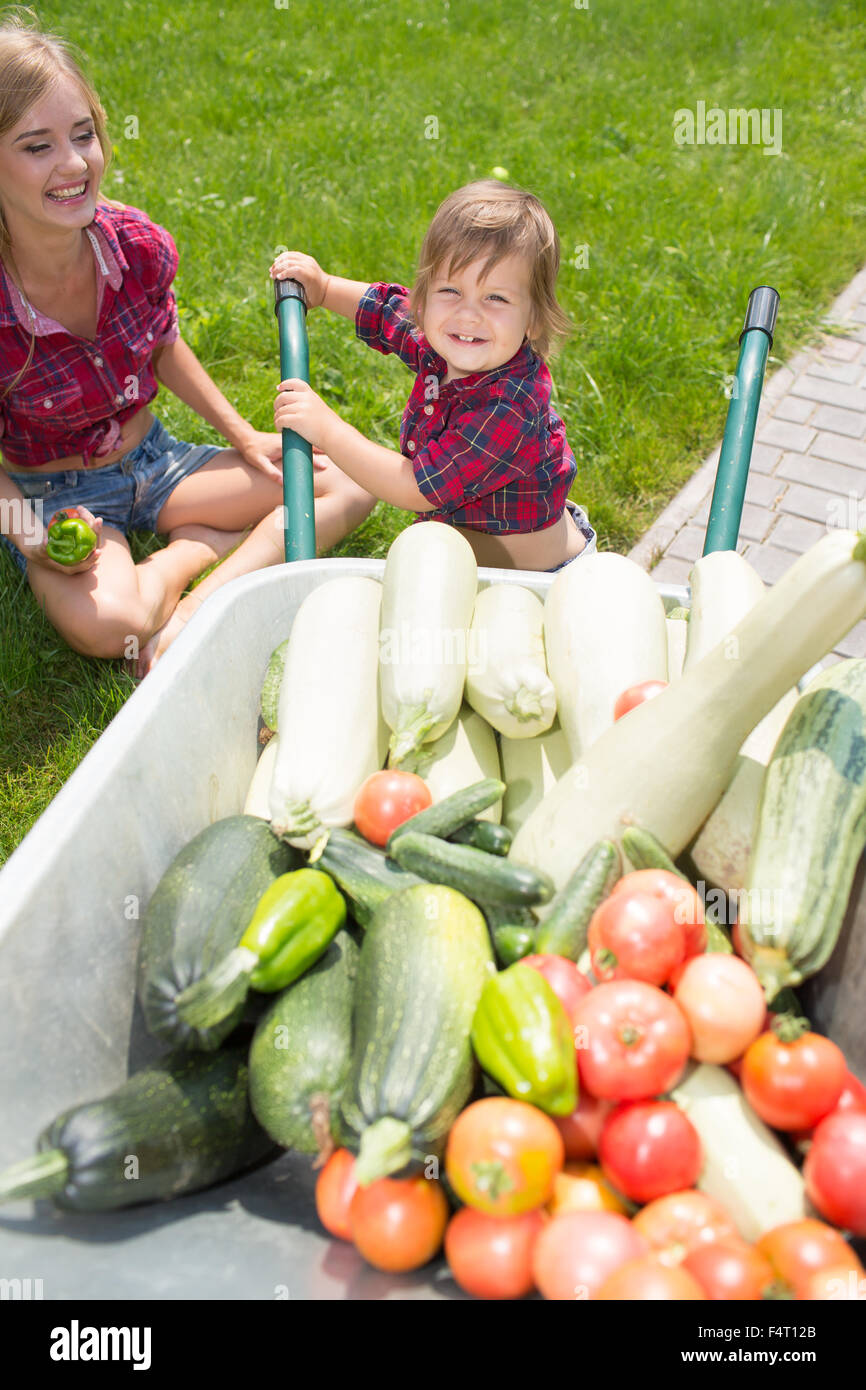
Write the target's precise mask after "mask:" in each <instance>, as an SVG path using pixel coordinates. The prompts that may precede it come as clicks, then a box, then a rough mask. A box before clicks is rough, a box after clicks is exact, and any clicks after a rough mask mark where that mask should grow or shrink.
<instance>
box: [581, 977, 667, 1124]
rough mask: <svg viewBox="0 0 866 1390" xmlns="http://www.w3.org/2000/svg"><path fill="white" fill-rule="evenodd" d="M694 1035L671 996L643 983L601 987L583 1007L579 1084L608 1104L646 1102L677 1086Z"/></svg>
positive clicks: (617, 983)
mask: <svg viewBox="0 0 866 1390" xmlns="http://www.w3.org/2000/svg"><path fill="white" fill-rule="evenodd" d="M691 1041H692V1039H691V1034H690V1032H689V1025H688V1024H687V1023H686V1020H685V1018H684V1017H683V1014H682V1012H681V1010H680V1009H679V1008H678V1007H677V1005H676V1004H675V1003H674V1001H673V999H671V997H670V995H668V994H665V993H664V992H663V991H662V990H660V989H657V988H656V986H655V985H647V984H644V982H643V981H642V980H614V981H612V982H611V983H610V984H607V985H596V987H595V989H592V990H590V992H589V994H587V995H586V997H585V998H584V999H581V1001H580V1004H579V1005H578V1010H577V1016H576V1019H575V1044H576V1046H577V1049H578V1051H577V1059H578V1067H579V1071H580V1084H581V1086H585V1087H586V1089H587V1090H588V1091H589V1092H590V1093H591V1094H592V1095H594V1096H599V1097H601V1098H602V1099H604V1100H644V1099H646V1097H648V1096H657V1095H660V1094H661V1092H662V1091H669V1090H670V1088H671V1087H672V1086H673V1085H675V1083H676V1081H677V1079H678V1078H679V1076H680V1074H681V1072H682V1070H683V1067H684V1066H685V1064H686V1061H687V1059H688V1055H689V1049H690V1047H691Z"/></svg>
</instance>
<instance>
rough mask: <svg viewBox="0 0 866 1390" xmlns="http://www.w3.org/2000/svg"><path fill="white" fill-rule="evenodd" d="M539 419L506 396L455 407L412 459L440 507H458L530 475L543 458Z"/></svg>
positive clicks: (426, 489)
mask: <svg viewBox="0 0 866 1390" xmlns="http://www.w3.org/2000/svg"><path fill="white" fill-rule="evenodd" d="M536 423H537V422H535V421H534V419H533V417H532V416H531V415H530V416H527V413H526V411H525V410H523V409H521V408H520V407H519V406H518V405H517V404H516V403H515V402H514V401H511V400H508V399H507V398H500V399H499V400H494V401H491V402H489V403H488V404H486V405H485V406H483V407H482V408H480V409H479V408H476V409H471V408H468V409H466V410H464V411H455V412H454V414H453V415H452V418H451V420H450V421H449V423H448V425H447V426H446V428H445V429H444V430H442V431H441V433H440V434H438V435H437V436H435V438H431V439H430V440H428V442H427V443H426V444H425V446H424V448H423V449H422V450H420V451H419V453H418V454H417V455H416V457H415V458H414V459H413V467H414V470H415V481H416V482H417V484H418V487H419V488H420V490H421V492H423V494H424V496H425V497H427V498H429V500H430V501H431V502H434V503H435V504H436V506H437V507H440V508H442V509H443V510H444V511H453V510H454V509H455V508H457V507H459V506H461V505H462V504H463V502H465V501H466V500H467V499H471V498H475V497H484V496H486V495H487V494H488V493H491V492H496V491H497V490H498V489H500V488H502V487H504V486H505V485H506V484H508V483H514V482H517V481H519V480H521V479H527V478H529V477H531V476H532V475H533V474H534V473H535V471H536V469H537V468H538V465H539V462H540V457H541V449H540V440H539V434H538V430H537V428H535V425H536ZM511 519H512V520H513V521H518V522H519V521H520V520H524V519H528V517H527V518H522V517H519V516H516V515H515V516H513V517H512V518H511Z"/></svg>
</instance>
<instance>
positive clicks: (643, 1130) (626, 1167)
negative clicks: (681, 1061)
mask: <svg viewBox="0 0 866 1390" xmlns="http://www.w3.org/2000/svg"><path fill="white" fill-rule="evenodd" d="M598 1156H599V1158H600V1159H601V1166H602V1168H603V1169H604V1172H605V1176H606V1177H607V1178H608V1179H609V1180H610V1181H611V1182H612V1183H613V1185H614V1187H616V1188H618V1189H619V1191H620V1192H622V1193H624V1194H625V1196H626V1197H630V1198H631V1199H632V1201H633V1202H652V1201H653V1199H654V1198H656V1197H664V1196H665V1194H666V1193H670V1192H679V1191H680V1190H681V1189H682V1188H685V1187H692V1186H693V1184H694V1183H696V1182H697V1180H698V1177H699V1175H700V1171H701V1167H702V1166H703V1161H704V1155H703V1149H702V1148H701V1141H700V1139H699V1137H698V1132H697V1130H696V1129H695V1127H694V1125H693V1124H692V1122H691V1120H689V1119H687V1118H686V1116H685V1115H684V1114H683V1112H682V1110H680V1108H679V1106H678V1105H675V1104H674V1102H673V1101H672V1100H645V1101H633V1102H632V1103H631V1104H629V1105H620V1106H617V1108H616V1110H614V1112H613V1114H611V1115H609V1116H608V1118H607V1119H606V1120H605V1124H604V1129H603V1130H602V1131H601V1143H600V1144H599V1146H598Z"/></svg>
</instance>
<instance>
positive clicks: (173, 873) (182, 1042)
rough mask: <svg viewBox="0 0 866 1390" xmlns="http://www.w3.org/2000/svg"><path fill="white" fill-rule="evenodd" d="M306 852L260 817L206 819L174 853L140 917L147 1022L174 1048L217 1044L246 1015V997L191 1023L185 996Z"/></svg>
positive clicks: (141, 989) (140, 984)
mask: <svg viewBox="0 0 866 1390" xmlns="http://www.w3.org/2000/svg"><path fill="white" fill-rule="evenodd" d="M301 862H302V861H301V856H300V854H299V853H298V851H297V850H294V849H292V848H291V846H289V845H286V844H284V843H282V842H281V841H280V840H278V839H277V837H276V836H275V835H274V834H273V833H272V831H271V828H270V826H269V825H268V823H267V821H263V820H260V819H259V818H258V817H257V816H227V817H226V818H225V819H224V820H219V821H215V822H214V824H213V825H209V826H206V827H205V829H204V830H202V831H201V832H200V833H199V834H198V835H196V836H195V838H194V839H192V840H190V842H189V844H187V845H185V846H184V848H183V849H182V850H181V851H180V853H179V854H178V855H177V856H176V857H175V858H174V859H173V860H172V862H171V864H170V865H169V867H168V869H167V870H166V871H165V873H164V874H163V876H162V878H161V879H160V881H159V883H158V884H157V887H156V889H155V891H154V893H153V895H152V897H151V899H150V902H149V903H148V905H147V907H146V909H145V911H144V914H143V919H142V933H141V943H140V946H139V953H138V970H137V989H138V996H139V999H140V1000H141V1007H142V1009H143V1010H144V1019H145V1023H146V1024H147V1027H148V1029H149V1030H150V1032H151V1033H153V1035H154V1036H155V1037H157V1038H161V1039H162V1040H163V1041H164V1042H166V1043H168V1044H169V1045H170V1046H172V1047H188V1048H192V1049H200V1050H202V1051H208V1050H210V1049H211V1048H215V1047H218V1046H219V1044H220V1043H221V1042H222V1041H223V1039H224V1038H225V1037H227V1036H228V1034H229V1033H230V1032H231V1031H232V1029H233V1028H234V1027H235V1026H236V1024H237V1023H239V1022H240V1020H241V1018H242V1017H243V1014H244V1003H243V1001H241V1002H240V1003H239V1004H238V1005H237V1006H236V1007H235V1008H234V1009H233V1010H232V1011H231V1013H230V1014H229V1015H228V1017H227V1018H225V1019H224V1020H223V1021H222V1022H221V1023H219V1024H217V1025H215V1026H213V1027H208V1028H193V1027H190V1025H189V1024H187V1023H185V1022H184V1021H183V1020H182V1019H181V1018H180V1017H179V1015H178V1012H177V1000H178V998H179V996H180V995H181V994H182V993H183V992H184V990H186V989H188V988H189V986H190V985H192V984H194V983H195V982H196V981H197V980H199V979H201V978H202V976H204V975H206V974H207V973H208V971H210V970H212V969H213V968H214V967H215V966H217V965H219V964H222V962H223V961H224V960H225V959H226V957H227V956H228V955H229V954H230V952H232V951H233V950H234V949H235V947H236V946H237V944H238V942H239V941H240V939H241V937H242V936H243V934H244V932H245V931H246V928H247V925H248V923H249V920H250V917H251V916H252V914H253V911H254V909H255V906H256V903H257V902H258V901H259V899H260V898H261V896H262V894H263V893H264V891H265V889H266V888H269V887H270V885H271V884H272V883H273V881H274V879H276V878H278V877H279V876H280V874H284V873H288V872H289V871H290V870H292V869H295V868H298V867H299V866H300V864H301Z"/></svg>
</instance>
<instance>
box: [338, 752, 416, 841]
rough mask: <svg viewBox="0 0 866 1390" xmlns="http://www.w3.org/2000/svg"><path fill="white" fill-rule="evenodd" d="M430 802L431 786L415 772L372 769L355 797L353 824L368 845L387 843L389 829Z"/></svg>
mask: <svg viewBox="0 0 866 1390" xmlns="http://www.w3.org/2000/svg"><path fill="white" fill-rule="evenodd" d="M432 803H433V795H432V793H431V791H430V788H429V787H428V786H427V783H426V782H425V781H423V779H422V778H420V777H417V776H416V775H415V773H414V772H399V771H396V770H392V769H390V768H389V769H386V770H385V771H384V772H374V773H373V774H372V776H370V777H368V778H367V780H366V782H364V783H362V785H361V788H360V790H359V792H358V795H357V796H356V797H355V825H356V827H357V829H358V830H359V832H360V833H361V834H362V835H363V836H364V839H365V840H369V841H370V842H371V844H374V845H386V844H387V843H388V836H389V835H390V834H391V831H392V830H396V829H397V826H398V825H402V824H403V822H404V821H407V820H408V819H409V817H410V816H414V815H415V814H416V813H417V812H418V811H423V810H424V809H425V808H426V807H427V806H430V805H432Z"/></svg>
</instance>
